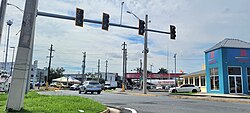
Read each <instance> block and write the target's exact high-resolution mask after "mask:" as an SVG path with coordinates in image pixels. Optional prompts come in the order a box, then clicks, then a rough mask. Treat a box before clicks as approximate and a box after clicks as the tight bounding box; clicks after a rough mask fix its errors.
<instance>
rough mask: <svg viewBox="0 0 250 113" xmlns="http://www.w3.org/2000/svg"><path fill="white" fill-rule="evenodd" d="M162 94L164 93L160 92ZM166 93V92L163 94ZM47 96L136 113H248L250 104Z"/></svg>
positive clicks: (163, 98)
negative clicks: (87, 100)
mask: <svg viewBox="0 0 250 113" xmlns="http://www.w3.org/2000/svg"><path fill="white" fill-rule="evenodd" d="M162 93H164V92H162ZM165 93H166V92H165ZM41 94H49V95H75V96H82V97H86V98H91V99H94V100H96V101H99V102H101V103H103V104H105V105H108V106H118V107H122V108H132V109H135V110H136V111H137V113H249V112H250V107H249V106H250V104H242V103H228V102H213V101H205V100H190V99H173V98H170V97H169V96H139V95H127V94H114V93H109V92H102V93H101V94H100V95H98V94H78V91H68V90H60V91H51V92H41Z"/></svg>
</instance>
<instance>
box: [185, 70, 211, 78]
mask: <svg viewBox="0 0 250 113" xmlns="http://www.w3.org/2000/svg"><path fill="white" fill-rule="evenodd" d="M205 73H206V70H200V71H196V72H193V73H190V74H186V75H181V77H186V76H198V75H205Z"/></svg>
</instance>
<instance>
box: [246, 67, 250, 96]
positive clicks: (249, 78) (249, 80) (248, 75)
mask: <svg viewBox="0 0 250 113" xmlns="http://www.w3.org/2000/svg"><path fill="white" fill-rule="evenodd" d="M247 78H248V92H250V67H248V68H247Z"/></svg>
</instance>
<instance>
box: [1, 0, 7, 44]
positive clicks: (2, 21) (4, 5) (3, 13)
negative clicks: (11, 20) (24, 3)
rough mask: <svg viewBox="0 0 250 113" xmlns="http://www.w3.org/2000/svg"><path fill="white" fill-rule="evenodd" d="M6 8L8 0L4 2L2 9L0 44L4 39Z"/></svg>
mask: <svg viewBox="0 0 250 113" xmlns="http://www.w3.org/2000/svg"><path fill="white" fill-rule="evenodd" d="M6 7H7V0H2V2H1V8H0V43H1V39H2V32H3V25H4V17H5V12H6Z"/></svg>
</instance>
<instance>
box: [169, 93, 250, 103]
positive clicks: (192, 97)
mask: <svg viewBox="0 0 250 113" xmlns="http://www.w3.org/2000/svg"><path fill="white" fill-rule="evenodd" d="M170 97H172V98H179V99H194V100H207V101H219V102H239V103H247V104H249V103H250V99H244V98H241V99H239V98H224V97H218V96H217V97H216V96H214V97H213V96H204V95H202V96H196V95H170Z"/></svg>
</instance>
